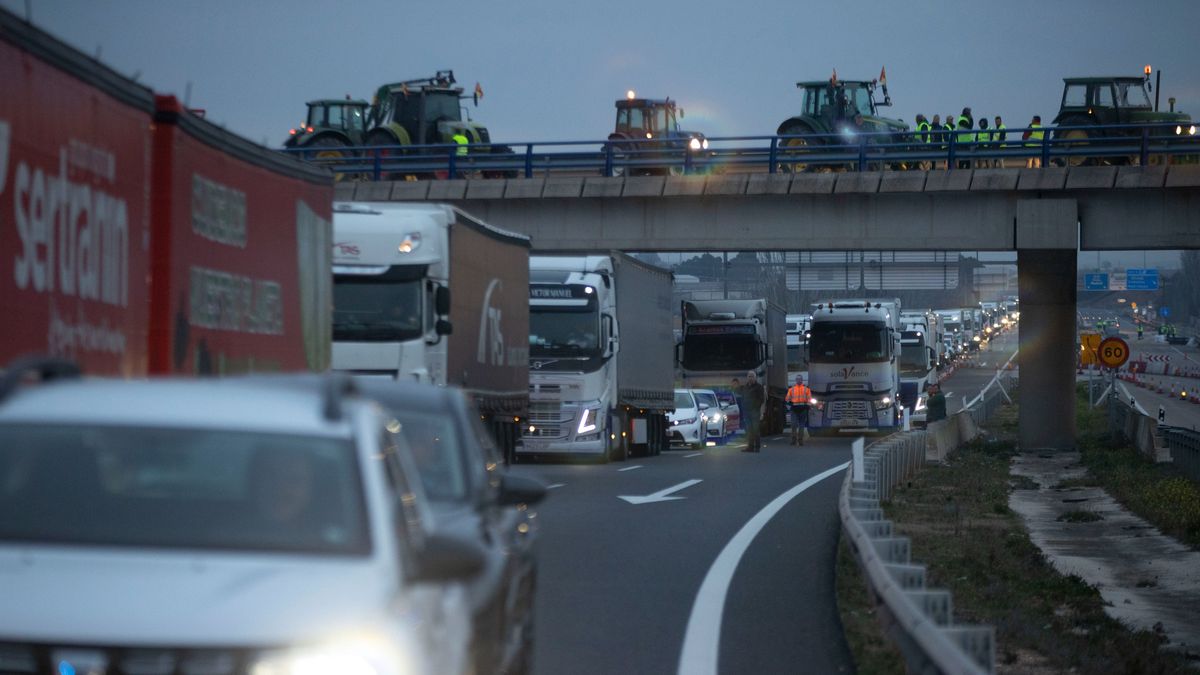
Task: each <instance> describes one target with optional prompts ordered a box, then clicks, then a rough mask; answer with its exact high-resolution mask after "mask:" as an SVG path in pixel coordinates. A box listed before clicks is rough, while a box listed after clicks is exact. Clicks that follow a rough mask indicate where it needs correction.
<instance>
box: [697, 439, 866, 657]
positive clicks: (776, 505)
mask: <svg viewBox="0 0 1200 675" xmlns="http://www.w3.org/2000/svg"><path fill="white" fill-rule="evenodd" d="M847 466H850V462H845V463H843V464H839V465H837V466H835V467H833V468H832V469H828V470H826V471H823V472H821V473H819V474H817V475H815V476H813V477H812V478H809V479H808V480H806V481H804V482H803V483H800V484H799V485H797V486H795V487H793V488H791V489H790V490H788V491H787V492H784V493H783V494H781V495H779V496H778V497H776V498H775V499H773V500H772V501H771V503H770V504H767V505H766V506H764V507H763V508H762V510H761V511H759V512H758V513H756V514H754V517H753V518H751V519H750V520H748V521H746V524H745V525H743V526H742V529H740V530H738V533H737V534H735V535H733V539H730V540H729V543H727V544H725V548H723V549H721V553H720V554H719V555H717V559H716V560H714V561H713V564H712V567H710V568H708V574H706V575H704V582H703V583H701V584H700V591H699V592H697V593H696V601H695V602H694V603H693V604H692V614H691V616H690V617H688V624H687V632H686V633H685V634H684V637H683V653H682V654H680V656H679V675H716V672H717V657H718V656H719V653H718V652H719V650H720V645H721V615H722V614H724V612H725V596H726V594H728V592H729V584H730V583H731V582H732V581H733V573H734V572H735V571H736V570H737V566H738V563H739V562H740V561H741V559H742V555H744V554H745V553H746V550H747V549H749V548H750V544H751V543H752V542H753V541H754V538H755V537H757V536H758V533H759V532H761V531H762V529H763V528H764V527H766V525H767V523H768V522H770V520H771V518H773V517H775V514H777V513H779V511H780V510H782V509H783V507H784V506H786V505H787V503H788V502H790V501H792V499H794V498H795V497H796V496H797V495H799V494H800V493H801V492H804V491H805V490H807V489H808V488H810V487H812V486H814V485H816V484H817V483H820V482H821V481H823V480H825V479H826V478H829V477H830V476H833V475H835V474H838V473H841V472H842V471H844V470H845V469H846V467H847Z"/></svg>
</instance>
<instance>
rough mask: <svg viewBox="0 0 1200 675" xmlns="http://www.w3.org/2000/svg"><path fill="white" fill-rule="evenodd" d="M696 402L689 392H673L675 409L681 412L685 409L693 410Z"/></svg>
mask: <svg viewBox="0 0 1200 675" xmlns="http://www.w3.org/2000/svg"><path fill="white" fill-rule="evenodd" d="M695 407H696V402H695V401H694V400H693V399H692V394H691V392H687V391H676V392H675V409H676V410H683V409H685V408H695Z"/></svg>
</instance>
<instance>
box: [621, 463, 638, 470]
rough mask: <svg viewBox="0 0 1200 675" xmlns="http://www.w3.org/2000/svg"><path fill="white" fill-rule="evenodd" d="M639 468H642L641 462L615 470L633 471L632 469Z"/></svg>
mask: <svg viewBox="0 0 1200 675" xmlns="http://www.w3.org/2000/svg"><path fill="white" fill-rule="evenodd" d="M640 468H642V465H641V464H634V465H633V466H627V467H625V468H624V469H617V471H633V470H634V469H640Z"/></svg>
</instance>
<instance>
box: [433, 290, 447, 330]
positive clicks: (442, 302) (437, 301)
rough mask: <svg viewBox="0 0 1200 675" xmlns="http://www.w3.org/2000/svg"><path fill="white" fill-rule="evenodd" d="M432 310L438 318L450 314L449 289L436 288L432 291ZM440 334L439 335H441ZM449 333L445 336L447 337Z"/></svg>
mask: <svg viewBox="0 0 1200 675" xmlns="http://www.w3.org/2000/svg"><path fill="white" fill-rule="evenodd" d="M433 308H434V311H435V312H436V313H437V315H438V316H446V315H447V314H449V313H450V289H449V288H447V287H445V286H438V287H437V290H436V291H434V296H433ZM441 334H442V333H439V335H441ZM449 334H450V333H449V331H447V332H446V333H445V335H449Z"/></svg>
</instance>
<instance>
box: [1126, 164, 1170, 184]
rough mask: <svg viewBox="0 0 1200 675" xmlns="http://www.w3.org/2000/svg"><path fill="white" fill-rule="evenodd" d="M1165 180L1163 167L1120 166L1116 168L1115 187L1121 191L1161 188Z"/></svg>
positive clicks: (1165, 174) (1165, 172)
mask: <svg viewBox="0 0 1200 675" xmlns="http://www.w3.org/2000/svg"><path fill="white" fill-rule="evenodd" d="M1166 179H1167V167H1165V166H1122V167H1118V168H1117V182H1116V187H1118V188H1121V189H1138V188H1161V187H1162V186H1163V183H1164V182H1165V181H1166Z"/></svg>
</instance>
